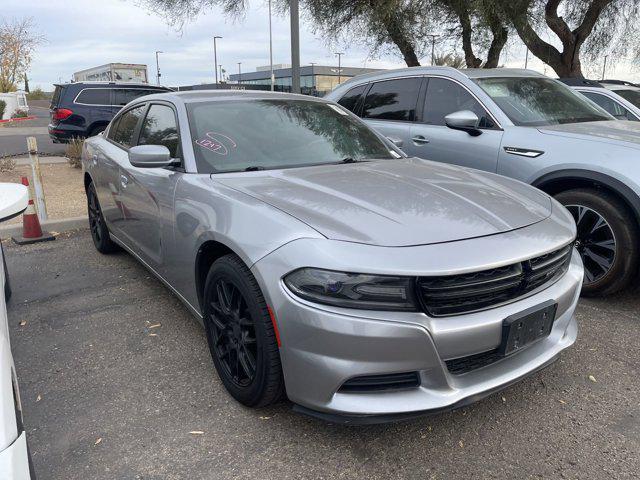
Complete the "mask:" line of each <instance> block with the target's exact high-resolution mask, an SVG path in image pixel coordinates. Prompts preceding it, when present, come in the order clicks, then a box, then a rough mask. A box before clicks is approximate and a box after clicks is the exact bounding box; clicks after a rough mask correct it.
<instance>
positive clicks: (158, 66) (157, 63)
mask: <svg viewBox="0 0 640 480" xmlns="http://www.w3.org/2000/svg"><path fill="white" fill-rule="evenodd" d="M159 53H164V52H162V51H160V50H156V80H157V83H158V85H160V63H159V62H158V54H159Z"/></svg>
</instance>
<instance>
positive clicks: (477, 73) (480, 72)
mask: <svg viewBox="0 0 640 480" xmlns="http://www.w3.org/2000/svg"><path fill="white" fill-rule="evenodd" d="M411 75H445V76H448V77H452V78H458V79H461V77H467V78H471V79H473V78H500V77H541V78H547V77H546V76H545V75H543V74H541V73H538V72H535V71H533V70H526V69H524V68H461V69H458V68H453V67H440V66H426V67H422V66H420V67H407V68H397V69H394V70H380V71H378V72H372V73H367V74H364V75H358V76H356V77H353V78H350V79H349V80H347V81H346V82H343V83H341V84H340V86H339V87H343V86H344V85H354V84H360V83H362V82H363V81H369V80H377V79H385V78H393V77H401V76H411ZM336 88H338V87H336Z"/></svg>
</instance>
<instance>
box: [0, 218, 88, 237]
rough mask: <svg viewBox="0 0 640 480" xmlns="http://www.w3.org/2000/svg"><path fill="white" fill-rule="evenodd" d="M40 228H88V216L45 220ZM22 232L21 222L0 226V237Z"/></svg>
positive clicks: (63, 229) (61, 230)
mask: <svg viewBox="0 0 640 480" xmlns="http://www.w3.org/2000/svg"><path fill="white" fill-rule="evenodd" d="M40 226H41V227H42V230H46V231H48V232H57V233H61V232H66V231H67V230H77V229H80V228H89V219H88V217H71V218H60V219H52V220H47V221H46V222H42V223H41V224H40ZM21 233H22V224H21V223H16V224H14V225H4V226H1V227H0V237H11V236H13V235H20V234H21Z"/></svg>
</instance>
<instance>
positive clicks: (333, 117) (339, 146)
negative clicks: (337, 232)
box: [187, 99, 399, 173]
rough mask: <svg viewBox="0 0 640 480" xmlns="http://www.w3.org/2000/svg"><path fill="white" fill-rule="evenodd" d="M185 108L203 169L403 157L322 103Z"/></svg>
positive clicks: (266, 102) (273, 102) (244, 103)
mask: <svg viewBox="0 0 640 480" xmlns="http://www.w3.org/2000/svg"><path fill="white" fill-rule="evenodd" d="M187 110H188V112H189V122H190V125H191V135H192V141H193V148H194V151H195V156H196V163H197V166H198V171H199V172H201V173H223V172H231V171H243V170H262V169H274V168H292V167H302V166H310V165H319V164H327V163H338V162H353V161H363V160H366V159H373V158H376V159H380V158H383V159H387V158H397V157H398V156H399V155H397V154H395V152H393V153H392V152H391V151H390V150H389V147H388V146H387V145H385V143H384V142H383V141H382V140H381V139H380V138H379V137H378V136H377V135H376V134H375V133H373V131H372V130H370V129H369V128H368V127H367V126H366V125H364V124H363V123H362V122H361V121H360V120H358V119H356V118H354V117H352V116H351V114H349V113H347V112H346V111H345V110H343V109H342V108H341V107H338V106H336V105H332V104H328V103H324V102H318V101H313V100H286V99H241V100H226V101H213V102H203V103H190V104H188V105H187ZM394 154H395V155H394Z"/></svg>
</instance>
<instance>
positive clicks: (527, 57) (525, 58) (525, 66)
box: [524, 47, 529, 69]
mask: <svg viewBox="0 0 640 480" xmlns="http://www.w3.org/2000/svg"><path fill="white" fill-rule="evenodd" d="M527 65H529V47H527V54H526V55H525V57H524V68H525V69H526V68H527Z"/></svg>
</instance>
